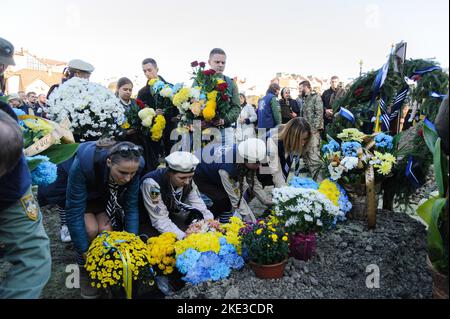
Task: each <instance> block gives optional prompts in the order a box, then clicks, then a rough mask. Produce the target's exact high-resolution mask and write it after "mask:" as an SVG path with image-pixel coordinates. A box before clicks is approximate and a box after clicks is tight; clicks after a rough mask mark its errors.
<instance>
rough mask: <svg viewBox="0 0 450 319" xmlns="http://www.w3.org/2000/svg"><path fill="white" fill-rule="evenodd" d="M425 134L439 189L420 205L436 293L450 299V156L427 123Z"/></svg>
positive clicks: (437, 296) (435, 294)
mask: <svg viewBox="0 0 450 319" xmlns="http://www.w3.org/2000/svg"><path fill="white" fill-rule="evenodd" d="M424 137H425V141H426V143H427V146H428V148H429V149H430V151H431V152H432V153H433V164H434V172H435V178H436V183H437V185H438V190H439V193H438V195H437V196H431V197H430V198H429V199H428V200H427V201H425V202H424V203H422V204H421V205H420V206H419V207H418V208H417V214H418V215H419V216H420V217H421V218H422V219H423V221H424V222H425V223H426V224H427V226H428V228H427V248H428V257H427V263H428V265H429V267H430V269H431V272H432V277H433V296H434V297H435V298H446V299H448V231H449V227H448V203H447V207H446V202H447V201H448V159H447V157H446V156H443V154H442V152H441V139H440V138H438V136H437V133H436V132H435V131H434V130H432V129H430V128H429V127H428V126H426V125H424ZM446 197H447V198H446Z"/></svg>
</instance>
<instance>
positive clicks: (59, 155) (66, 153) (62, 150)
mask: <svg viewBox="0 0 450 319" xmlns="http://www.w3.org/2000/svg"><path fill="white" fill-rule="evenodd" d="M78 146H79V144H78V143H73V144H55V145H52V146H50V147H49V148H48V149H46V150H45V151H43V152H41V153H40V154H39V155H45V156H48V158H49V159H50V162H52V163H54V164H59V163H62V162H64V161H66V160H68V159H69V158H71V157H72V156H73V155H74V154H75V152H76V151H77V149H78Z"/></svg>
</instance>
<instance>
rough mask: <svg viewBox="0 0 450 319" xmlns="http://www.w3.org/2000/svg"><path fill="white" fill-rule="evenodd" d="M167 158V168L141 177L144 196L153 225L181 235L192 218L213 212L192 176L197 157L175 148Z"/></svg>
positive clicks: (179, 237) (210, 217)
mask: <svg viewBox="0 0 450 319" xmlns="http://www.w3.org/2000/svg"><path fill="white" fill-rule="evenodd" d="M165 160H166V163H167V168H161V169H157V170H155V171H153V172H150V173H148V174H146V175H145V176H144V177H142V179H141V192H142V199H143V203H144V206H145V209H146V210H147V213H148V215H149V217H150V221H151V224H152V226H153V227H154V228H155V229H156V230H157V231H158V232H159V233H168V232H172V233H174V234H176V236H177V238H178V239H182V238H184V237H185V235H186V234H185V232H184V231H185V230H186V229H187V228H188V226H189V225H190V224H191V222H192V221H193V220H196V219H205V220H208V219H213V218H214V216H213V214H212V213H211V212H210V211H209V210H208V208H207V207H206V205H205V203H204V202H203V200H202V199H201V197H200V195H199V193H198V189H197V186H196V185H195V183H194V182H193V180H192V178H193V176H194V171H195V168H196V166H197V165H198V163H199V160H198V158H197V157H196V156H195V155H193V154H191V153H188V152H173V153H172V154H170V155H169V156H167V157H166V158H165Z"/></svg>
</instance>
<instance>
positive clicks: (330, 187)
mask: <svg viewBox="0 0 450 319" xmlns="http://www.w3.org/2000/svg"><path fill="white" fill-rule="evenodd" d="M318 191H319V193H322V194H324V195H325V196H326V197H327V198H328V199H329V200H330V201H331V202H332V203H333V204H334V205H336V206H339V195H340V193H339V189H338V187H337V186H336V184H335V183H333V182H332V181H330V180H328V179H326V180H324V181H322V182H321V183H320V185H319V189H318Z"/></svg>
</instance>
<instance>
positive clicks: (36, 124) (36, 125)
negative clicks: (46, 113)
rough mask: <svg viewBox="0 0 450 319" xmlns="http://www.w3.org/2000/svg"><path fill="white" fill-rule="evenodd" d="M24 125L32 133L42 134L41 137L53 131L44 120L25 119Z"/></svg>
mask: <svg viewBox="0 0 450 319" xmlns="http://www.w3.org/2000/svg"><path fill="white" fill-rule="evenodd" d="M23 122H24V124H25V125H26V126H27V127H28V128H29V129H31V130H32V131H33V132H35V133H37V132H42V134H43V135H47V134H49V133H51V132H52V131H53V127H52V126H51V125H50V124H49V123H48V122H47V121H45V120H43V119H40V118H35V119H26V120H24V121H23Z"/></svg>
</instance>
